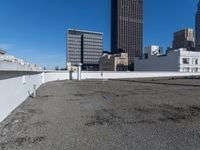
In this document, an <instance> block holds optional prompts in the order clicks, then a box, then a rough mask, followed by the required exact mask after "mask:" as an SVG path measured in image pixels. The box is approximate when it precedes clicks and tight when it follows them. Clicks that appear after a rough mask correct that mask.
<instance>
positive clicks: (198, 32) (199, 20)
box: [195, 1, 200, 51]
mask: <svg viewBox="0 0 200 150" xmlns="http://www.w3.org/2000/svg"><path fill="white" fill-rule="evenodd" d="M195 48H196V51H200V1H199V3H198V8H197V12H196V18H195Z"/></svg>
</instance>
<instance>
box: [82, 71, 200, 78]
mask: <svg viewBox="0 0 200 150" xmlns="http://www.w3.org/2000/svg"><path fill="white" fill-rule="evenodd" d="M81 74H82V76H81V79H137V78H160V77H184V76H200V73H182V72H155V71H154V72H82V73H81Z"/></svg>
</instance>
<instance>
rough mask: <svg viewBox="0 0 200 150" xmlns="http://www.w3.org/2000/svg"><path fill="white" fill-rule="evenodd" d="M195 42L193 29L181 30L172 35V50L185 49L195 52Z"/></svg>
mask: <svg viewBox="0 0 200 150" xmlns="http://www.w3.org/2000/svg"><path fill="white" fill-rule="evenodd" d="M194 47H195V40H194V32H193V29H189V28H187V29H183V30H180V31H177V32H175V33H174V40H173V49H179V48H186V49H187V50H190V51H195V48H194Z"/></svg>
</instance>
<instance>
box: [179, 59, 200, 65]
mask: <svg viewBox="0 0 200 150" xmlns="http://www.w3.org/2000/svg"><path fill="white" fill-rule="evenodd" d="M182 63H183V64H192V65H198V64H199V60H198V59H197V58H192V59H190V58H183V59H182Z"/></svg>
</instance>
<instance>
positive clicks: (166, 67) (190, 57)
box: [135, 46, 200, 72]
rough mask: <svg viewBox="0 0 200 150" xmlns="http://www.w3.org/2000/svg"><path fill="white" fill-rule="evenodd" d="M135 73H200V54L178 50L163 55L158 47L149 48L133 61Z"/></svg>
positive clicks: (183, 49) (182, 49)
mask: <svg viewBox="0 0 200 150" xmlns="http://www.w3.org/2000/svg"><path fill="white" fill-rule="evenodd" d="M135 71H176V72H177V71H178V72H200V52H195V51H187V49H185V48H180V49H177V50H174V51H170V52H167V53H166V54H163V53H162V48H160V47H159V46H149V47H146V48H145V50H144V55H143V57H142V58H137V59H136V60H135Z"/></svg>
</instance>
